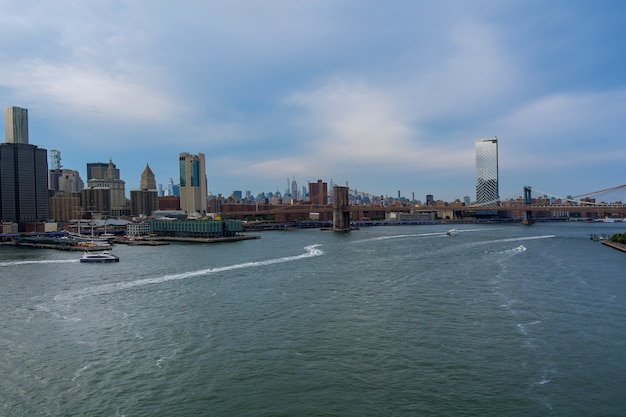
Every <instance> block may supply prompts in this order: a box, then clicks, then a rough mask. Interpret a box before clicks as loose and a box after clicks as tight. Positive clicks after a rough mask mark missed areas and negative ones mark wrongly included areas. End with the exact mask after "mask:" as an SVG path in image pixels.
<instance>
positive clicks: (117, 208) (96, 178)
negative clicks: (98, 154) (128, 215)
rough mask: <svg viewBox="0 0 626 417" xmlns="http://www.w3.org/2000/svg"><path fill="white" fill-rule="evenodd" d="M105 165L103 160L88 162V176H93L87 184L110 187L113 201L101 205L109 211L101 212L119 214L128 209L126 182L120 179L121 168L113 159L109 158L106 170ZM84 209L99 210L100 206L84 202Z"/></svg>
mask: <svg viewBox="0 0 626 417" xmlns="http://www.w3.org/2000/svg"><path fill="white" fill-rule="evenodd" d="M103 165H104V164H102V163H101V162H96V163H89V164H87V177H91V178H89V179H88V180H87V186H88V187H89V188H108V189H109V190H110V192H109V194H108V195H109V198H110V200H111V201H110V202H109V204H107V205H101V207H106V208H107V209H108V210H109V211H107V212H101V214H104V215H107V216H118V215H121V214H122V213H124V212H125V211H126V191H125V189H126V187H125V185H126V183H125V182H124V181H123V180H121V179H120V170H119V169H118V168H116V167H115V164H114V163H113V161H112V160H109V163H108V164H106V169H104V170H103ZM155 188H156V187H155ZM83 210H85V212H89V211H99V208H97V207H95V206H94V205H92V204H86V203H83Z"/></svg>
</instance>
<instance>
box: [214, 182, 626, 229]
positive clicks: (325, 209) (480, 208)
mask: <svg viewBox="0 0 626 417" xmlns="http://www.w3.org/2000/svg"><path fill="white" fill-rule="evenodd" d="M625 194H626V185H620V186H616V187H612V188H608V189H603V190H599V191H594V192H589V193H585V194H582V195H577V196H568V197H560V196H556V195H552V194H550V193H546V192H542V191H538V190H534V189H532V187H529V186H526V187H523V189H521V190H520V191H519V192H518V193H516V195H514V196H512V197H508V198H504V199H498V200H495V201H491V202H488V203H485V204H480V205H478V204H475V203H473V204H472V203H470V204H465V203H463V202H461V201H458V200H457V201H455V202H442V201H435V202H433V203H432V204H429V205H421V204H416V203H413V202H409V201H402V200H393V201H392V202H391V203H387V204H384V203H381V204H357V203H356V202H355V201H356V200H357V199H356V198H355V197H356V196H357V195H356V193H355V192H354V190H350V198H349V199H348V201H347V202H345V201H344V204H341V205H340V206H338V205H337V204H333V202H329V204H325V205H323V204H311V203H310V202H308V201H300V202H296V203H294V204H290V205H270V204H262V203H250V204H246V203H243V204H240V203H222V204H221V205H220V207H219V210H218V211H219V212H220V213H222V214H223V215H224V216H225V217H228V218H232V219H241V220H258V221H273V222H295V221H307V220H319V221H332V220H333V212H335V214H336V213H337V211H341V212H343V213H346V215H347V214H349V216H350V220H351V221H353V222H368V221H373V220H378V221H381V220H391V221H394V220H395V221H411V220H414V221H419V220H438V219H439V220H451V221H455V220H458V221H460V220H471V219H495V218H498V219H510V220H516V219H518V220H520V221H525V222H533V221H535V220H550V219H553V220H554V219H559V220H563V219H568V218H579V219H604V218H613V219H615V218H619V219H621V218H623V217H625V216H626V205H625V204H624V203H623V201H624V199H625Z"/></svg>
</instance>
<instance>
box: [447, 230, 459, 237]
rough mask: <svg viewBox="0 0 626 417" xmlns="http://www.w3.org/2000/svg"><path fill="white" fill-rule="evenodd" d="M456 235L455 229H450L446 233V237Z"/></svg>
mask: <svg viewBox="0 0 626 417" xmlns="http://www.w3.org/2000/svg"><path fill="white" fill-rule="evenodd" d="M457 233H459V232H458V230H456V229H450V230H448V231H446V235H448V236H454V235H456V234H457Z"/></svg>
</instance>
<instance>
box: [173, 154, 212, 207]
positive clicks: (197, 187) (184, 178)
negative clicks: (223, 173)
mask: <svg viewBox="0 0 626 417" xmlns="http://www.w3.org/2000/svg"><path fill="white" fill-rule="evenodd" d="M178 163H179V169H180V171H179V172H180V208H181V210H184V211H185V212H187V214H193V213H196V212H197V213H200V214H201V215H204V214H206V212H207V206H208V187H207V178H206V165H205V159H204V154H202V153H199V154H197V155H192V154H189V153H187V152H183V153H181V154H180V155H179V157H178Z"/></svg>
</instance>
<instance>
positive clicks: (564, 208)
mask: <svg viewBox="0 0 626 417" xmlns="http://www.w3.org/2000/svg"><path fill="white" fill-rule="evenodd" d="M464 210H465V211H479V210H500V211H531V212H534V213H537V212H543V213H551V212H569V213H589V214H594V215H607V214H613V215H616V214H617V215H621V216H624V215H626V205H623V204H622V205H617V204H607V205H605V206H600V205H598V206H591V205H589V206H583V205H576V206H574V205H541V204H516V205H502V206H467V207H465V208H464Z"/></svg>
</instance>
